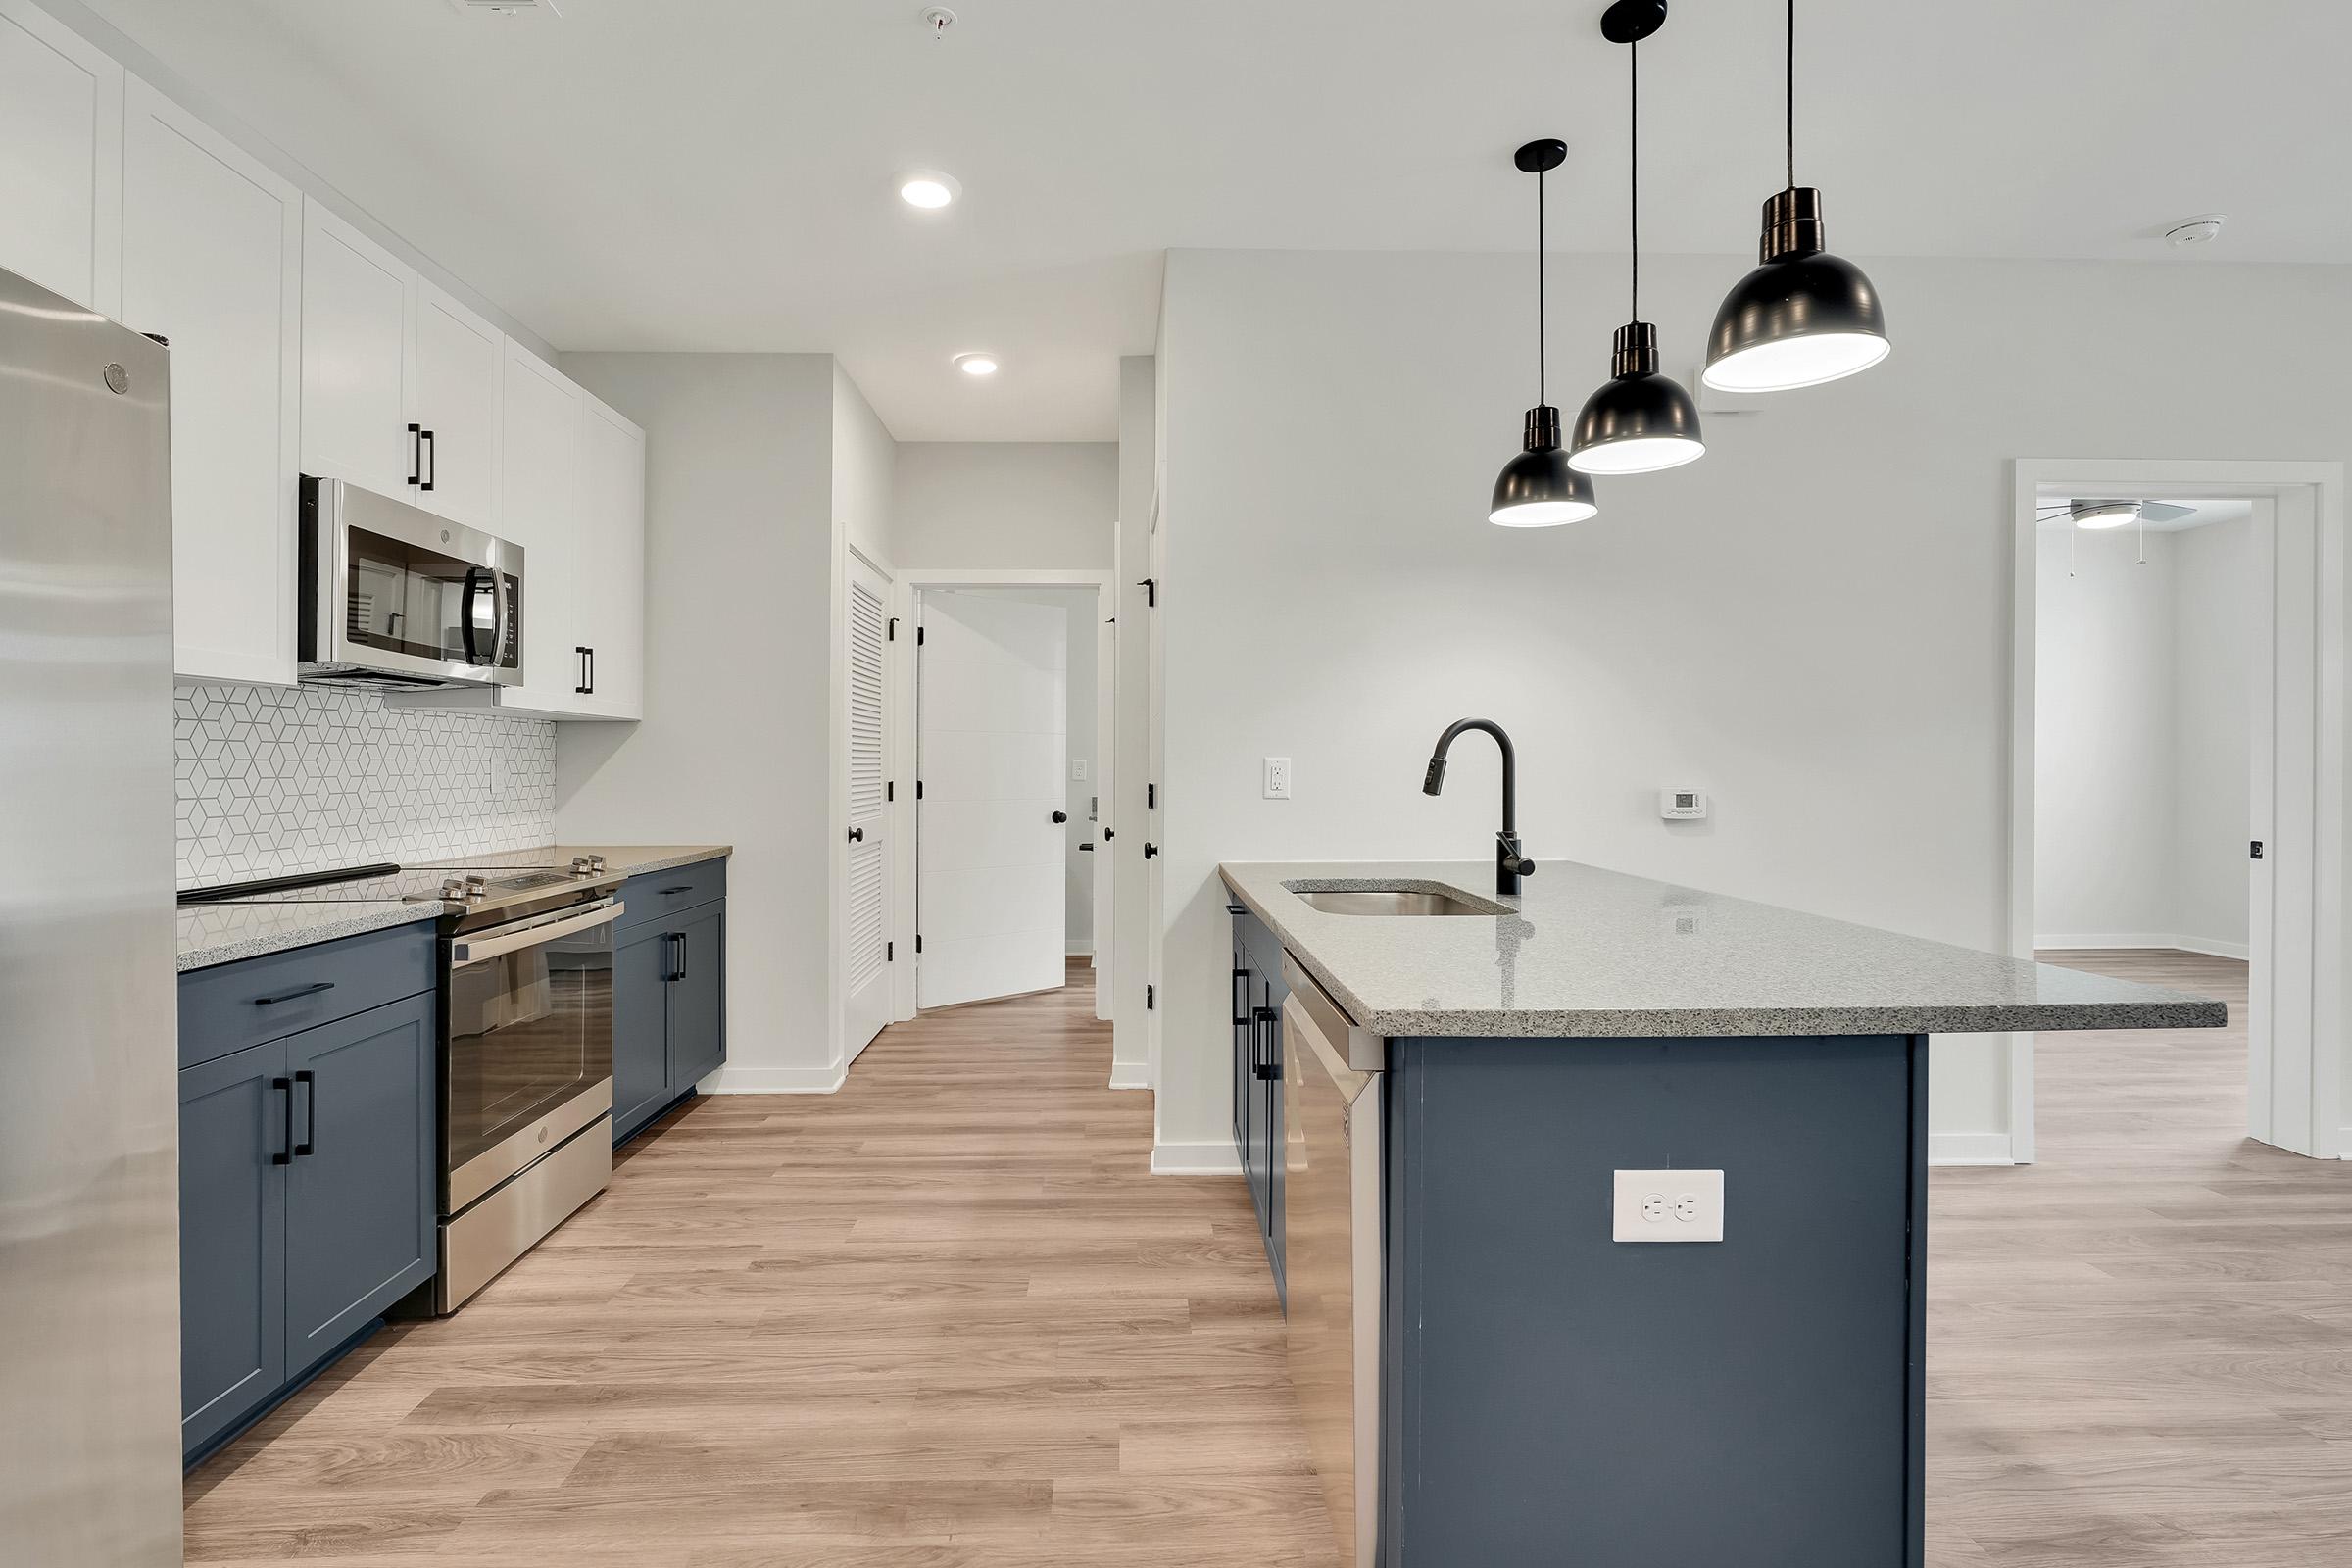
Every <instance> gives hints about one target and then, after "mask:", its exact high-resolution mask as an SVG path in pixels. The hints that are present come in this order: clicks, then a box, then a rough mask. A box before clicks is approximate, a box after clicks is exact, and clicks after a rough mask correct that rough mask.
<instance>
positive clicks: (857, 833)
mask: <svg viewBox="0 0 2352 1568" xmlns="http://www.w3.org/2000/svg"><path fill="white" fill-rule="evenodd" d="M850 842H851V843H852V844H863V843H864V842H865V829H863V828H861V827H854V828H852V829H850Z"/></svg>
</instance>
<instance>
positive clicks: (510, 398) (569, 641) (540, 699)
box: [499, 343, 591, 713]
mask: <svg viewBox="0 0 2352 1568" xmlns="http://www.w3.org/2000/svg"><path fill="white" fill-rule="evenodd" d="M503 403H504V417H505V428H506V440H505V455H504V469H503V473H502V477H501V484H500V493H501V495H502V497H503V500H502V503H501V514H500V521H499V528H500V530H501V532H502V533H503V534H504V535H505V537H507V538H509V539H512V540H513V541H515V543H516V544H518V545H520V546H522V569H523V579H524V583H523V600H522V684H521V685H520V686H519V687H509V688H507V689H506V690H504V691H501V692H500V693H499V706H500V707H502V708H516V709H526V710H529V711H536V712H548V713H586V712H589V711H591V707H590V704H589V700H588V698H587V696H586V695H585V694H584V693H582V692H581V691H580V690H579V688H580V687H582V686H583V685H585V684H586V683H587V672H586V667H585V661H584V659H583V658H582V656H581V655H580V654H579V652H578V649H579V646H580V638H579V636H578V635H577V634H578V631H579V628H578V625H577V622H578V619H579V615H578V613H577V609H576V607H575V606H574V604H573V602H572V583H573V581H574V579H575V574H576V573H578V572H579V570H580V568H581V567H582V566H584V565H585V564H586V563H584V562H581V561H579V560H578V559H577V558H578V557H579V556H580V555H581V554H582V551H583V549H584V541H583V540H582V539H581V538H580V533H579V527H578V523H579V490H580V484H579V481H580V438H581V433H582V431H581V424H582V420H583V419H584V418H585V417H586V408H587V403H588V396H587V394H586V393H584V392H582V391H581V390H580V389H579V388H578V387H577V386H575V385H573V384H572V382H571V381H570V380H569V379H568V378H567V377H565V376H564V374H563V373H562V372H561V371H559V370H557V369H556V368H555V367H553V366H551V365H549V364H548V363H547V362H546V361H544V360H542V359H540V358H539V357H538V356H537V355H535V354H533V353H531V352H530V351H529V350H528V349H526V348H524V347H523V346H522V345H521V344H519V343H510V344H508V345H507V357H506V384H505V395H504V398H503Z"/></svg>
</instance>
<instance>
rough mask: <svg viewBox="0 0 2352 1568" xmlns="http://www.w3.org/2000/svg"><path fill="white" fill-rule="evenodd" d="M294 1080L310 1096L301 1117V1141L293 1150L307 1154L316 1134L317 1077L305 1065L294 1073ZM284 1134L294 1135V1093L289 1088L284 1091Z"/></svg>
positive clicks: (317, 1133)
mask: <svg viewBox="0 0 2352 1568" xmlns="http://www.w3.org/2000/svg"><path fill="white" fill-rule="evenodd" d="M294 1081H295V1082H296V1083H298V1084H300V1085H302V1086H303V1088H304V1089H305V1090H306V1091H307V1092H308V1093H309V1096H310V1102H311V1103H310V1108H309V1109H308V1110H306V1111H305V1112H304V1113H303V1117H302V1142H301V1143H299V1144H296V1145H295V1146H294V1152H296V1153H297V1154H307V1153H309V1152H311V1145H312V1143H313V1141H315V1140H316V1139H317V1138H318V1136H319V1078H318V1075H317V1074H316V1073H313V1072H312V1071H311V1070H310V1069H309V1068H308V1067H305V1068H304V1069H303V1070H302V1071H300V1072H298V1073H296V1074H295V1075H294ZM286 1136H287V1137H288V1138H291V1137H293V1136H294V1095H293V1092H292V1091H291V1090H289V1091H287V1093H286Z"/></svg>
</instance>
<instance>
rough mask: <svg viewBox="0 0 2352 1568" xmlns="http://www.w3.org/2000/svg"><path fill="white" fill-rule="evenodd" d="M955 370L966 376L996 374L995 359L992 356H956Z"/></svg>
mask: <svg viewBox="0 0 2352 1568" xmlns="http://www.w3.org/2000/svg"><path fill="white" fill-rule="evenodd" d="M956 368H957V369H958V370H961V371H962V372H963V373H964V374H966V375H994V374H996V373H997V357H996V356H995V355H994V354H958V355H956Z"/></svg>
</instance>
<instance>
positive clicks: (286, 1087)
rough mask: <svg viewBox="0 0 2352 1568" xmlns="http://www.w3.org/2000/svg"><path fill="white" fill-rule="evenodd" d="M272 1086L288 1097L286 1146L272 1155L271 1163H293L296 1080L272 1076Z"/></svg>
mask: <svg viewBox="0 0 2352 1568" xmlns="http://www.w3.org/2000/svg"><path fill="white" fill-rule="evenodd" d="M270 1088H271V1089H272V1090H275V1091H277V1092H279V1093H281V1094H283V1095H284V1096H285V1097H286V1142H285V1147H284V1148H282V1149H280V1150H278V1151H277V1152H275V1153H273V1154H271V1155H270V1164H272V1165H291V1164H293V1163H294V1080H293V1079H291V1078H272V1079H270Z"/></svg>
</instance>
